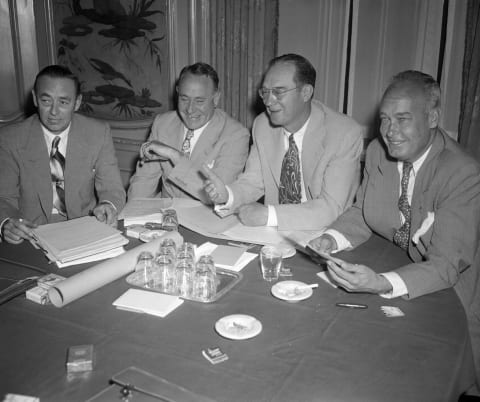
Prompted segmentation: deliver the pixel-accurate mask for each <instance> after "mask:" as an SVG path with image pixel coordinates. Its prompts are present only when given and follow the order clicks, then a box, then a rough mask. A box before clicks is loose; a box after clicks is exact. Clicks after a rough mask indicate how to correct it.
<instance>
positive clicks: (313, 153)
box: [204, 54, 363, 230]
mask: <svg viewBox="0 0 480 402" xmlns="http://www.w3.org/2000/svg"><path fill="white" fill-rule="evenodd" d="M315 78H316V71H315V69H314V68H313V66H312V65H311V64H310V62H309V61H308V60H306V59H305V58H304V57H302V56H299V55H296V54H286V55H283V56H279V57H277V58H275V59H273V60H272V61H271V62H270V65H269V67H268V70H267V72H266V74H265V77H264V79H263V84H262V88H261V89H260V91H259V94H260V97H261V98H262V99H263V102H264V104H265V107H266V111H265V112H264V113H262V114H261V115H260V116H258V117H257V118H256V119H255V122H254V125H253V146H252V149H251V150H250V155H249V157H248V160H247V164H246V167H245V172H244V173H243V174H242V175H241V176H240V177H239V178H238V180H236V181H235V182H234V183H232V184H230V185H228V186H225V184H228V183H225V182H223V181H222V180H221V178H219V177H218V176H217V175H216V174H215V173H214V172H212V171H210V169H208V167H204V174H205V175H206V176H207V177H208V180H207V181H206V187H205V189H206V191H207V193H208V194H209V197H210V198H211V199H212V201H213V202H214V203H215V204H217V206H216V210H217V212H218V214H219V215H221V216H222V215H228V214H230V213H234V212H236V213H237V214H238V217H239V219H240V220H241V221H242V222H243V223H244V224H245V225H249V226H264V225H267V226H276V227H278V229H279V230H285V229H287V230H290V229H303V230H319V229H321V228H323V227H325V226H327V225H329V224H330V223H331V222H333V220H335V218H336V217H337V216H338V215H340V214H341V213H342V212H343V211H344V210H345V209H346V208H348V207H349V206H350V205H351V203H352V201H353V197H354V195H355V191H356V190H357V187H358V184H359V177H360V156H361V153H362V149H363V135H362V128H361V126H360V125H358V124H357V123H356V122H355V121H354V120H353V119H351V118H349V117H347V116H345V115H343V114H341V113H338V112H336V111H334V110H332V109H330V108H328V107H327V106H325V105H324V104H322V103H320V102H319V101H316V100H312V97H313V92H314V88H315ZM292 140H293V142H292ZM262 196H264V203H259V202H256V201H258V200H259V199H260V198H261V197H262Z"/></svg>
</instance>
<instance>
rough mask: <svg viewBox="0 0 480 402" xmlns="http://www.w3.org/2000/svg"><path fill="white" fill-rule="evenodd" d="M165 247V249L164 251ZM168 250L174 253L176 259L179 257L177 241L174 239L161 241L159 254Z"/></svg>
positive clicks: (169, 252) (171, 253)
mask: <svg viewBox="0 0 480 402" xmlns="http://www.w3.org/2000/svg"><path fill="white" fill-rule="evenodd" d="M162 249H163V251H162ZM164 252H167V253H168V254H170V255H172V256H173V258H174V259H176V258H177V245H176V244H175V241H173V240H172V239H165V240H163V241H162V242H161V243H160V248H159V250H158V253H159V254H162V253H164Z"/></svg>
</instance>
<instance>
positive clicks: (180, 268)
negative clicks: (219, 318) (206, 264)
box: [175, 259, 195, 297]
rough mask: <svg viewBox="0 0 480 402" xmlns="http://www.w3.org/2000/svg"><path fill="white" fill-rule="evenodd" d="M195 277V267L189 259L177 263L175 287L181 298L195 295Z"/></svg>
mask: <svg viewBox="0 0 480 402" xmlns="http://www.w3.org/2000/svg"><path fill="white" fill-rule="evenodd" d="M194 276H195V266H194V264H193V262H191V261H189V260H188V259H181V260H178V261H177V266H176V267H175V287H176V293H178V294H179V295H180V296H184V297H191V296H192V294H193V281H194Z"/></svg>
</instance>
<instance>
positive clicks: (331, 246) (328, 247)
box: [308, 234, 392, 294]
mask: <svg viewBox="0 0 480 402" xmlns="http://www.w3.org/2000/svg"><path fill="white" fill-rule="evenodd" d="M308 246H309V247H310V248H312V249H313V250H315V251H316V252H317V253H318V254H320V255H321V256H322V257H324V258H325V259H326V260H327V268H328V273H329V274H330V278H331V279H332V280H333V281H334V282H335V283H336V284H338V285H339V286H341V287H342V288H344V289H345V290H346V291H347V292H363V293H375V294H378V293H387V292H389V291H391V290H392V286H391V284H390V282H389V281H388V280H387V279H385V277H383V276H382V275H379V274H377V273H376V272H375V271H373V270H372V269H371V268H369V267H367V266H366V265H362V264H351V263H349V262H346V261H343V260H341V259H340V258H336V257H333V256H331V255H330V253H332V252H333V251H335V250H336V249H337V242H336V241H335V239H334V238H333V237H332V236H330V235H329V234H323V235H321V236H320V237H317V238H316V239H313V240H311V241H310V242H309V243H308Z"/></svg>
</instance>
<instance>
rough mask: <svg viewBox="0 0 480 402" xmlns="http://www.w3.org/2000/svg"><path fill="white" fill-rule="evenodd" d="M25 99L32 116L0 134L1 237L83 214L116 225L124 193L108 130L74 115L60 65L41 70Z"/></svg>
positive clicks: (75, 97) (74, 92)
mask: <svg viewBox="0 0 480 402" xmlns="http://www.w3.org/2000/svg"><path fill="white" fill-rule="evenodd" d="M32 95H33V101H34V104H35V106H36V107H37V114H35V115H33V116H31V117H29V118H27V119H26V120H24V121H22V122H20V123H16V124H12V125H9V126H7V127H4V128H3V129H2V130H1V131H0V165H1V166H2V169H1V171H0V224H1V233H2V238H3V239H4V240H6V241H7V242H9V243H13V244H17V243H20V242H22V241H23V240H24V239H29V238H30V233H31V231H30V229H31V228H32V227H35V226H37V225H38V224H45V223H51V222H56V221H62V220H66V219H72V218H77V217H81V216H85V215H88V214H89V213H93V215H95V216H96V217H97V219H98V220H100V221H104V222H106V223H108V224H110V225H116V222H117V214H118V212H119V211H120V210H121V209H122V208H123V206H124V204H125V190H124V188H123V185H122V181H121V178H120V172H119V170H118V165H117V159H116V156H115V150H114V147H113V141H112V137H111V134H110V128H109V126H108V124H105V123H100V122H98V121H96V120H93V119H89V118H86V117H84V116H81V115H77V114H76V113H75V112H76V111H77V110H78V109H79V107H80V104H81V102H82V95H81V94H80V85H79V81H78V79H77V78H76V77H75V76H74V75H73V74H72V73H71V71H70V70H69V69H67V68H65V67H62V66H58V65H52V66H48V67H46V68H44V69H43V70H42V71H40V72H39V73H38V75H37V78H36V80H35V85H34V88H33V90H32Z"/></svg>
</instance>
